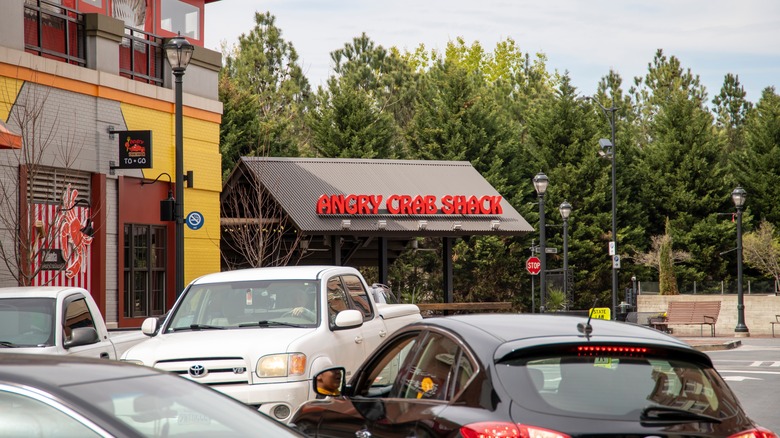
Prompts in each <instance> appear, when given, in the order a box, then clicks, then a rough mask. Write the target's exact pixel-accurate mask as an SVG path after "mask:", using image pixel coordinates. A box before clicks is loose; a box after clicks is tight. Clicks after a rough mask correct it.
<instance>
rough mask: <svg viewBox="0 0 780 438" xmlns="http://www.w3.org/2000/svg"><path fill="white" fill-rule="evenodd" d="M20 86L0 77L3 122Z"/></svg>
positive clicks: (14, 81) (19, 83)
mask: <svg viewBox="0 0 780 438" xmlns="http://www.w3.org/2000/svg"><path fill="white" fill-rule="evenodd" d="M22 85H24V81H23V80H20V79H15V78H9V77H0V118H2V120H3V121H5V122H7V121H8V116H9V114H11V107H13V106H14V102H16V96H17V95H18V94H19V90H21V89H22ZM220 167H221V166H220Z"/></svg>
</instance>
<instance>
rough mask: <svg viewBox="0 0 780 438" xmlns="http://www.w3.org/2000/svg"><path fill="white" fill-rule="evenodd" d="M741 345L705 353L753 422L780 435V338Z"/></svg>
mask: <svg viewBox="0 0 780 438" xmlns="http://www.w3.org/2000/svg"><path fill="white" fill-rule="evenodd" d="M731 341H733V339H731ZM739 341H740V342H741V345H740V346H737V347H736V348H733V349H725V350H705V351H706V353H707V354H708V355H709V356H710V357H711V358H712V361H713V363H714V364H715V369H717V370H718V372H719V373H720V374H721V375H722V376H723V378H724V379H726V381H727V382H728V384H729V386H730V387H731V389H732V390H733V391H734V393H736V394H737V397H738V398H739V401H740V403H741V404H742V407H743V408H744V409H745V411H747V413H748V415H749V416H750V418H752V419H753V420H755V421H756V422H758V424H760V425H761V426H764V427H766V428H768V429H771V430H772V431H773V432H775V433H776V434H780V413H779V412H780V391H778V390H777V388H780V337H779V338H739Z"/></svg>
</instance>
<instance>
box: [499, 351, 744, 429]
mask: <svg viewBox="0 0 780 438" xmlns="http://www.w3.org/2000/svg"><path fill="white" fill-rule="evenodd" d="M497 368H498V374H499V379H500V381H501V383H502V384H503V385H504V386H505V387H506V388H507V389H508V390H509V392H510V393H511V395H512V397H513V399H514V400H515V401H516V402H517V403H519V404H521V405H523V406H524V407H526V408H528V409H531V410H536V411H544V412H556V413H557V414H560V415H571V414H581V415H587V416H591V417H593V418H621V417H622V418H626V419H628V418H635V417H636V416H637V415H638V412H641V411H642V410H643V409H644V408H646V407H648V406H663V407H670V408H679V409H684V410H687V411H690V412H694V413H697V414H704V415H709V416H713V417H716V418H723V417H726V416H730V415H733V414H734V413H735V412H736V406H737V402H736V400H734V399H733V396H732V395H731V392H730V391H729V390H728V389H726V384H725V382H723V380H722V379H721V378H720V377H719V376H718V375H717V373H715V371H714V370H712V369H711V368H705V367H702V366H700V365H699V364H695V363H690V362H686V361H680V360H671V359H668V358H642V357H635V358H631V357H565V356H564V357H547V358H538V359H531V360H523V361H508V362H504V363H501V364H499V366H498V367H497ZM529 390H533V392H534V393H535V394H536V395H538V396H537V397H531V396H529V394H531V392H529Z"/></svg>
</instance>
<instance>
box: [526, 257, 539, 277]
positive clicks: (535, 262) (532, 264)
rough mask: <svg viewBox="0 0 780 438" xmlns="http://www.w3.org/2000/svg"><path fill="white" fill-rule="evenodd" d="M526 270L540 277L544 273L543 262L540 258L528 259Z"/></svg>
mask: <svg viewBox="0 0 780 438" xmlns="http://www.w3.org/2000/svg"><path fill="white" fill-rule="evenodd" d="M525 269H526V270H527V271H528V273H529V274H531V275H539V273H540V272H542V261H541V260H539V257H528V260H526V262H525Z"/></svg>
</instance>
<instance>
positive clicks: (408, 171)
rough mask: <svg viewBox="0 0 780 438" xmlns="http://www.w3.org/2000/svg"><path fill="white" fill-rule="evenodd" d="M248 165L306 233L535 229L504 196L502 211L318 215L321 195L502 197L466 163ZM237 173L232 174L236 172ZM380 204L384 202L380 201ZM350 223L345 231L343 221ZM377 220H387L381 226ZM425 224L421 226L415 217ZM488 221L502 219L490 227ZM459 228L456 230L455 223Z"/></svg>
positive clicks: (260, 160) (270, 161)
mask: <svg viewBox="0 0 780 438" xmlns="http://www.w3.org/2000/svg"><path fill="white" fill-rule="evenodd" d="M241 165H243V166H246V168H247V169H248V170H250V171H251V172H252V173H253V174H255V175H256V176H257V177H258V179H259V180H260V182H261V184H262V185H263V186H264V187H265V188H266V190H267V191H268V192H269V193H270V194H271V195H272V196H273V197H274V198H275V200H276V201H277V202H278V203H279V204H280V205H281V206H282V208H284V210H285V211H286V212H287V214H288V215H289V216H290V217H291V219H292V220H293V221H294V222H295V224H296V226H297V227H298V228H299V229H300V230H301V231H302V232H304V233H307V234H315V233H316V234H353V235H377V236H380V235H386V236H393V235H415V236H459V235H477V234H497V235H519V234H525V233H528V232H531V231H533V227H531V225H529V223H528V222H527V221H526V220H525V219H524V218H523V217H522V216H520V214H519V213H518V212H517V211H516V210H515V209H514V208H513V207H512V206H511V205H510V204H509V203H508V202H507V201H506V200H505V199H502V200H501V203H500V205H501V207H502V210H503V212H502V214H500V215H474V214H472V215H461V214H457V215H452V214H434V215H425V214H420V215H398V214H389V213H388V212H387V211H386V210H384V211H383V210H382V209H380V211H379V214H377V215H318V214H317V211H316V206H317V200H318V199H319V197H320V196H321V195H323V194H325V195H338V194H343V195H349V194H355V195H382V196H383V199H384V200H387V199H388V198H389V197H390V196H391V195H411V196H416V195H423V196H425V195H433V196H435V197H436V199H437V200H438V199H441V197H442V196H445V195H465V196H472V195H473V196H477V197H481V196H485V195H489V196H496V195H500V193H498V192H497V191H496V190H495V189H494V188H493V186H491V185H490V184H489V183H488V182H487V180H485V179H484V178H483V177H482V175H480V174H479V172H477V170H476V169H474V167H473V166H472V165H471V164H470V163H469V162H465V161H415V160H371V159H329V158H274V157H242V158H241V162H240V164H239V166H241ZM234 174H235V172H234ZM383 203H384V201H383ZM343 219H348V220H349V221H350V225H349V229H348V230H345V229H344V228H342V220H343ZM379 219H384V220H385V221H386V228H385V229H384V230H380V229H379V226H378V222H379ZM420 220H424V221H426V222H427V227H426V228H425V229H424V230H421V229H420V226H419V221H420ZM491 221H500V223H499V225H498V228H496V229H491ZM456 223H457V224H460V229H459V230H454V228H455V227H454V226H455V224H456Z"/></svg>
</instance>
